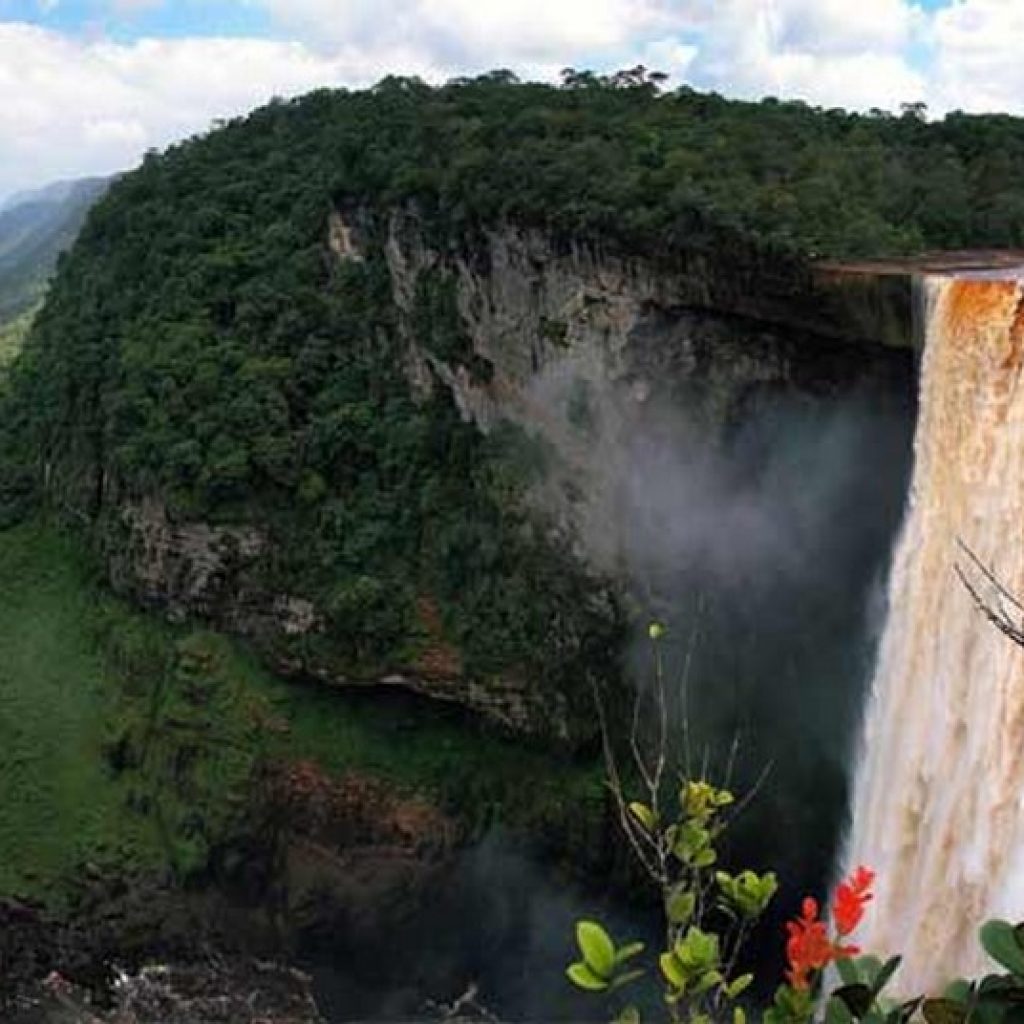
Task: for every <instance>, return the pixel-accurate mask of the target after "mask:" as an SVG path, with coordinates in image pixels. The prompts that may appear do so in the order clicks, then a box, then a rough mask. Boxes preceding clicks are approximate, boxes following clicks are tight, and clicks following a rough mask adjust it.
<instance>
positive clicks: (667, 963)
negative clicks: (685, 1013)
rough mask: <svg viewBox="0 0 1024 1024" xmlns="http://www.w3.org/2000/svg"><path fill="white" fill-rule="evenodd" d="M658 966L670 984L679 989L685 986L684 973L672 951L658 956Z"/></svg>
mask: <svg viewBox="0 0 1024 1024" xmlns="http://www.w3.org/2000/svg"><path fill="white" fill-rule="evenodd" d="M658 966H659V967H661V973H662V974H664V975H665V980H666V981H667V982H668V983H669V984H670V985H672V986H673V987H675V988H677V989H680V990H682V989H684V988H686V973H685V971H684V970H683V967H682V964H680V963H679V961H678V960H677V959H676V956H675V954H674V953H662V954H661V956H660V957H658Z"/></svg>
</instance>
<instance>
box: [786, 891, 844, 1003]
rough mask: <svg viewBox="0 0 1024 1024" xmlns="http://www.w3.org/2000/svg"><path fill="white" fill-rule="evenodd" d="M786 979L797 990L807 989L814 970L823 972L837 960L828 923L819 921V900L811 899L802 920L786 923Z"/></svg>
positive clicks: (807, 903) (801, 916)
mask: <svg viewBox="0 0 1024 1024" xmlns="http://www.w3.org/2000/svg"><path fill="white" fill-rule="evenodd" d="M786 931H787V932H788V933H789V938H788V939H787V940H786V958H787V959H788V960H789V968H788V970H787V971H786V980H787V981H788V982H789V984H790V985H791V986H792V987H793V988H796V989H806V988H807V987H808V985H809V984H810V980H809V978H808V975H809V974H810V973H811V971H820V970H821V969H822V968H823V967H825V966H826V965H827V964H828V963H829V962H830V961H831V960H833V959H834V958H835V955H836V947H835V946H833V944H832V942H831V941H830V940H829V937H828V931H827V930H826V928H825V922H824V921H821V920H819V919H818V904H817V901H815V900H812V899H810V898H807V899H805V900H804V902H803V907H802V910H801V914H800V917H798V918H796V919H795V920H793V921H789V922H787V924H786Z"/></svg>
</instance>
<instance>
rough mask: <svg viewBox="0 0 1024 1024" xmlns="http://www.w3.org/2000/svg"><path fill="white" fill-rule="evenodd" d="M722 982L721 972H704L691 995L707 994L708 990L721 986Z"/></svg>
mask: <svg viewBox="0 0 1024 1024" xmlns="http://www.w3.org/2000/svg"><path fill="white" fill-rule="evenodd" d="M722 981H723V978H722V973H721V971H705V972H704V973H703V974H702V975H701V976H700V978H699V979H698V980H697V984H696V985H694V987H693V994H694V995H696V996H699V995H700V994H701V993H702V992H707V990H708V989H709V988H714V987H715V986H716V985H719V984H721V982H722Z"/></svg>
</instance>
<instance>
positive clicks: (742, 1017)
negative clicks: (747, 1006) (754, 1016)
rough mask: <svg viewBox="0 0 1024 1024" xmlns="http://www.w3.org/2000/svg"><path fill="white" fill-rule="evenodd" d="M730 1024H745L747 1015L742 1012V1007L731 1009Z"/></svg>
mask: <svg viewBox="0 0 1024 1024" xmlns="http://www.w3.org/2000/svg"><path fill="white" fill-rule="evenodd" d="M732 1024H747V1015H746V1013H745V1012H744V1010H743V1007H742V1006H737V1007H734V1008H733V1011H732Z"/></svg>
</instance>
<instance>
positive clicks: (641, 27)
mask: <svg viewBox="0 0 1024 1024" xmlns="http://www.w3.org/2000/svg"><path fill="white" fill-rule="evenodd" d="M259 2H261V3H262V4H263V6H264V7H266V9H267V10H268V11H269V13H270V14H271V15H272V16H273V17H274V18H275V19H277V20H278V22H279V23H281V24H282V25H285V26H288V27H289V28H290V29H292V30H293V31H296V32H299V33H301V34H302V36H303V38H305V39H306V40H307V41H308V42H309V43H310V44H311V45H319V46H321V47H328V48H330V47H334V46H338V45H343V46H350V45H359V46H363V47H367V46H369V47H374V48H376V47H380V46H382V45H386V44H388V43H389V42H390V44H392V45H393V44H394V43H395V42H400V43H401V44H402V45H403V46H405V47H407V48H409V49H414V50H416V51H418V52H420V53H421V54H423V55H424V58H425V59H428V60H430V61H439V62H442V63H446V64H462V63H464V62H466V61H467V60H468V61H471V62H472V63H473V65H475V66H480V65H481V63H483V64H485V65H486V66H488V67H494V66H497V65H498V64H501V63H503V62H504V63H517V64H522V63H524V62H525V63H531V62H542V63H543V62H547V61H558V60H560V59H567V57H568V56H574V55H577V54H580V53H585V52H598V51H602V50H608V49H611V48H615V47H620V46H623V45H625V44H627V43H629V42H631V41H633V40H635V39H636V38H637V36H638V35H640V34H641V33H643V32H644V31H647V30H650V29H651V28H652V27H654V26H656V25H658V24H659V23H663V21H664V19H665V5H663V3H662V2H660V0H392V2H390V3H386V4H381V3H380V2H374V0H345V2H344V3H339V2H338V0H259Z"/></svg>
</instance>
